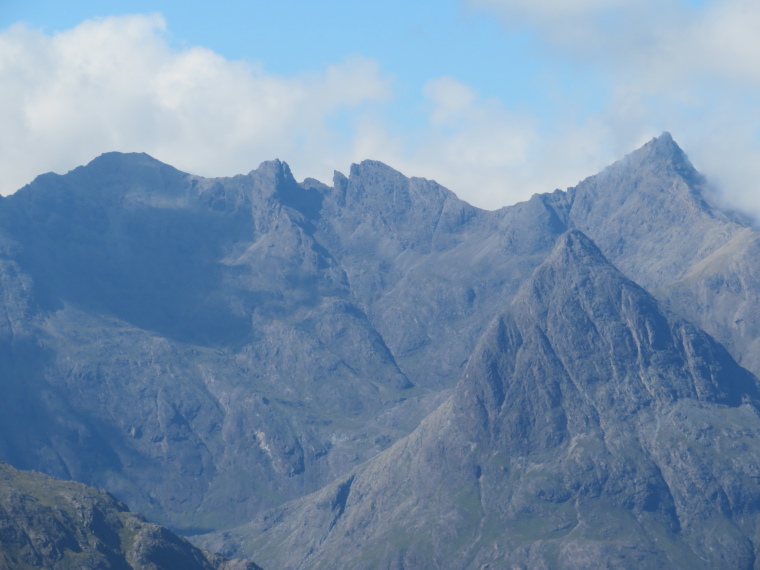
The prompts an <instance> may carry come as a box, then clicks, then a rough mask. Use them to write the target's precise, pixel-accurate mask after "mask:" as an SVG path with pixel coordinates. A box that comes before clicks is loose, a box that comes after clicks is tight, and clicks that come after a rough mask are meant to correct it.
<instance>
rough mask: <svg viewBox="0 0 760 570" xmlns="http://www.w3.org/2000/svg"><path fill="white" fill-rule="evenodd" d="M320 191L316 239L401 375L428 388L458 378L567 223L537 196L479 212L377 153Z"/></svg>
mask: <svg viewBox="0 0 760 570" xmlns="http://www.w3.org/2000/svg"><path fill="white" fill-rule="evenodd" d="M321 190H322V192H323V193H324V203H323V212H322V216H321V219H320V222H319V224H318V227H319V232H318V233H317V237H318V238H319V239H320V240H322V241H323V243H325V245H326V247H327V248H328V249H330V251H333V252H335V256H336V258H337V259H339V261H340V263H341V265H342V267H343V268H344V269H345V271H346V275H347V278H348V280H349V283H350V285H351V290H352V294H353V295H354V297H355V298H356V299H357V301H358V302H359V303H360V304H361V306H362V307H363V308H364V310H365V311H366V313H367V315H368V316H369V318H370V319H371V321H372V323H373V325H374V326H375V327H376V328H377V330H378V331H379V332H380V334H381V335H382V336H383V338H384V340H385V342H386V343H387V344H388V347H389V348H390V349H391V351H392V353H393V354H394V356H395V358H396V361H397V362H398V363H399V365H400V366H401V368H402V369H403V370H404V371H405V373H406V374H407V376H409V377H413V378H415V383H416V384H419V385H421V386H424V387H428V388H433V389H440V388H448V387H450V386H452V385H453V383H454V382H456V379H457V378H458V377H459V375H460V374H461V370H462V366H463V364H464V362H466V360H467V357H468V356H469V354H470V352H471V351H472V348H473V347H474V346H475V343H476V342H477V339H478V337H479V336H480V335H481V334H482V332H483V329H484V327H485V326H486V324H487V323H488V322H489V321H490V319H491V317H492V309H491V308H492V307H493V306H494V304H496V305H498V304H503V303H506V302H508V300H509V299H510V298H511V297H512V295H514V293H515V291H516V290H517V288H518V287H519V285H520V284H521V283H522V282H523V281H524V280H525V279H526V278H527V277H528V276H529V275H530V273H531V272H532V271H533V269H534V268H535V267H536V265H537V264H538V263H540V262H541V260H542V259H543V258H544V257H545V256H546V255H547V253H548V252H549V251H550V250H551V248H552V246H553V244H554V240H555V239H556V237H557V236H558V235H559V234H561V233H562V232H564V231H565V229H566V226H565V225H564V223H563V222H562V221H561V220H560V219H559V218H558V217H557V216H556V214H555V213H554V211H553V209H552V208H550V207H547V206H546V205H545V204H544V203H543V202H542V201H541V200H540V199H538V197H536V198H535V199H533V200H530V201H529V202H526V203H524V204H518V205H516V206H512V207H509V208H504V209H502V210H499V211H497V212H486V211H483V210H478V209H477V208H474V207H472V206H470V205H469V204H467V203H465V202H463V201H461V200H459V199H458V198H457V197H456V196H455V195H454V194H453V193H452V192H450V191H449V190H446V189H445V188H442V187H441V186H440V185H438V184H436V183H435V182H432V181H428V180H425V179H421V178H406V177H404V176H402V175H401V174H400V173H398V172H397V171H395V170H393V169H391V168H389V167H388V166H385V165H383V164H381V163H378V162H375V161H364V162H362V163H361V164H360V165H354V166H352V168H351V172H350V176H349V177H348V178H346V177H344V176H342V175H340V174H336V177H335V180H334V190H333V189H328V188H326V187H324V186H323V187H321ZM444 346H445V349H444V350H442V347H444Z"/></svg>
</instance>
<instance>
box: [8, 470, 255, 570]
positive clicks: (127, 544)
mask: <svg viewBox="0 0 760 570" xmlns="http://www.w3.org/2000/svg"><path fill="white" fill-rule="evenodd" d="M0 568H3V569H8V570H18V569H22V568H24V569H32V568H47V569H51V570H63V569H67V568H71V569H75V568H76V569H77V570H79V569H82V570H84V569H90V568H92V569H95V568H113V569H122V568H123V569H127V568H131V569H135V570H138V569H139V570H174V569H177V568H182V569H187V570H214V569H216V570H260V569H259V566H257V565H256V564H254V563H252V562H248V561H245V560H228V559H225V558H223V557H221V556H218V555H215V554H210V553H207V552H203V551H201V550H199V549H198V548H196V547H194V546H193V545H191V544H190V543H189V542H187V541H186V540H184V539H182V538H180V537H178V536H177V535H175V534H174V533H172V532H170V531H168V530H167V529H165V528H162V527H160V526H157V525H155V524H151V523H148V522H146V521H145V520H144V519H143V518H142V517H140V516H139V515H136V514H134V513H131V512H129V511H128V510H127V508H126V507H125V506H124V505H123V504H122V503H120V502H118V501H117V500H116V499H114V498H113V497H112V496H111V495H109V494H108V493H106V492H104V491H99V490H96V489H93V488H90V487H86V486H85V485H82V484H79V483H73V482H64V481H57V480H55V479H52V478H51V477H48V476H46V475H42V474H40V473H34V472H29V471H18V470H16V469H14V468H13V467H11V466H9V465H7V464H5V463H2V462H0Z"/></svg>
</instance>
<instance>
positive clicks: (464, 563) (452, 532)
mask: <svg viewBox="0 0 760 570" xmlns="http://www.w3.org/2000/svg"><path fill="white" fill-rule="evenodd" d="M759 395H760V394H759V392H758V381H757V379H756V378H755V377H754V376H753V375H752V374H750V373H749V372H747V371H746V370H744V369H742V368H741V367H739V366H738V365H737V364H736V363H735V362H734V361H733V359H732V358H731V357H730V356H729V354H728V353H727V352H726V351H725V349H723V348H722V347H721V346H720V345H718V344H717V343H716V342H715V341H714V340H713V339H712V338H711V337H709V336H708V335H706V334H705V333H704V332H702V331H701V330H699V329H697V328H696V327H694V326H693V325H690V324H689V323H687V322H685V321H683V320H681V319H680V318H678V317H676V316H674V315H671V314H667V313H665V312H663V311H662V310H661V309H660V307H659V306H658V303H657V301H656V300H655V299H654V298H653V297H652V296H651V295H649V294H648V293H646V292H645V291H644V290H643V289H641V288H640V287H639V286H638V285H636V284H635V283H633V282H632V281H630V280H628V279H627V278H626V277H624V276H623V275H622V274H621V273H620V272H619V271H618V270H617V269H615V268H614V267H613V266H612V265H610V264H609V263H608V262H607V261H606V259H605V258H604V257H603V256H602V254H601V252H600V251H599V249H598V248H597V247H596V246H595V245H594V244H593V243H592V242H591V241H590V240H589V239H588V238H587V237H586V236H585V235H583V234H582V233H580V232H578V231H575V230H574V231H570V232H568V233H566V234H564V235H563V236H562V237H561V238H560V239H559V241H558V243H557V246H556V247H555V249H554V251H553V252H552V253H551V254H550V255H549V256H548V258H547V259H546V261H545V262H544V263H543V264H542V265H541V266H539V267H538V268H537V269H536V271H535V272H534V274H533V276H532V277H531V279H530V280H528V281H527V282H526V283H525V284H524V285H523V287H522V288H521V290H520V292H519V293H518V294H517V295H516V297H515V298H514V300H513V301H512V303H511V304H510V306H509V308H508V309H507V311H506V312H505V313H504V314H502V315H501V316H499V317H497V318H496V319H495V320H494V321H493V322H492V324H491V326H490V327H489V328H488V330H487V331H486V333H485V334H484V335H483V337H482V339H481V340H480V342H479V343H478V346H477V348H476V349H475V351H474V353H473V355H472V357H471V358H470V360H469V363H468V365H467V368H466V370H465V372H464V374H463V376H462V378H461V380H460V381H459V383H458V385H457V388H456V390H455V392H454V394H453V395H452V397H451V398H450V399H449V400H448V401H447V402H446V403H444V404H443V405H442V406H441V407H440V408H439V409H438V410H436V411H435V412H434V413H433V414H431V415H430V416H429V417H428V418H426V419H425V420H424V421H423V423H422V424H421V425H420V427H419V428H418V429H417V430H415V431H414V432H413V433H412V434H411V435H410V436H408V437H407V438H404V439H402V440H401V441H399V442H398V443H396V444H395V445H394V446H392V447H391V448H390V449H388V450H386V451H385V452H383V453H381V454H380V455H378V456H377V457H375V458H374V459H372V460H371V461H369V462H368V463H366V464H365V465H363V466H361V467H359V468H358V469H356V470H354V471H353V472H352V473H351V474H350V475H348V476H347V477H344V478H341V479H340V480H338V481H337V482H336V483H334V484H332V485H331V486H329V487H327V488H326V489H324V490H322V491H320V492H319V493H317V494H315V495H312V496H309V497H306V498H304V499H301V500H298V501H295V502H293V503H290V504H288V505H287V507H286V508H283V509H278V510H275V511H273V512H270V513H268V514H267V515H266V516H264V517H263V518H262V519H261V520H259V521H258V522H257V523H255V524H253V525H251V526H248V527H243V528H241V529H238V530H237V531H235V532H232V533H230V532H228V533H225V534H223V535H216V536H214V537H211V538H210V539H208V544H210V545H216V546H223V545H225V544H226V545H227V548H228V549H229V551H230V552H234V551H235V550H234V548H235V547H236V548H237V549H239V550H238V551H239V552H248V553H256V556H257V557H258V559H260V560H262V562H264V564H265V565H266V564H269V565H272V566H276V567H281V568H334V567H352V568H377V567H392V568H395V567H398V568H422V567H429V565H430V564H435V565H436V566H437V567H441V568H482V567H483V565H493V566H495V567H512V566H513V565H516V566H525V567H530V568H542V567H545V568H555V567H562V568H590V567H609V566H614V567H621V568H662V567H686V566H687V565H689V566H692V567H696V568H716V567H721V568H745V567H751V566H752V565H753V563H754V560H755V556H756V552H755V546H754V544H755V543H756V540H757V532H758V528H759V527H758V524H759V523H760V511H757V509H756V507H755V505H757V504H758V503H757V501H758V500H760V486H758V485H757V483H756V480H755V479H754V477H755V475H754V474H755V473H756V471H757V464H758V463H757V461H758V459H760V440H758V434H760V415H758V406H760V399H758V396H759ZM229 545H235V546H234V547H233V548H232V549H230V546H229Z"/></svg>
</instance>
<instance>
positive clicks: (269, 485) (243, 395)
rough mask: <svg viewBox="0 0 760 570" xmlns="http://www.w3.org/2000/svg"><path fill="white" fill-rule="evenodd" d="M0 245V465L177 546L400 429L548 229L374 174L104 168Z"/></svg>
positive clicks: (303, 484)
mask: <svg viewBox="0 0 760 570" xmlns="http://www.w3.org/2000/svg"><path fill="white" fill-rule="evenodd" d="M0 228H2V230H3V233H2V235H0V238H2V240H1V241H2V245H3V249H2V251H0V253H2V260H3V261H2V263H3V265H0V271H1V272H2V273H1V274H0V278H1V279H2V285H3V288H4V297H3V298H4V303H3V304H2V310H3V311H5V312H6V313H7V319H6V320H5V323H4V324H3V325H0V326H2V327H5V328H3V329H0V369H2V370H4V372H5V380H4V382H3V385H2V387H1V388H0V390H3V391H4V392H5V396H6V397H4V398H2V403H1V404H0V406H6V408H5V409H4V411H5V414H4V415H3V417H2V418H0V426H2V429H3V432H2V433H3V438H2V440H0V457H1V458H4V459H5V460H7V461H9V462H11V463H13V464H14V465H16V466H18V467H21V468H28V469H32V468H33V469H39V470H42V471H45V472H47V473H49V474H52V475H55V476H58V477H62V478H73V479H76V480H79V481H83V482H86V483H88V484H93V485H97V486H100V487H104V488H107V489H109V490H110V491H111V492H113V493H114V494H115V495H116V496H117V497H119V498H120V499H121V500H124V501H126V502H127V503H128V504H129V505H130V507H132V508H134V509H136V510H139V511H140V512H142V513H144V514H145V515H146V516H148V517H149V518H151V520H155V521H158V522H161V523H162V524H167V525H170V526H171V527H173V528H175V529H182V530H183V532H187V533H193V532H197V531H200V530H204V529H206V530H207V529H216V528H224V527H226V526H230V525H233V524H237V523H241V522H244V521H245V520H248V519H249V518H250V517H251V516H253V514H255V513H256V512H257V511H258V510H260V509H261V508H265V507H269V506H273V505H276V504H279V503H281V502H283V501H285V500H288V499H291V498H294V497H297V496H301V495H303V494H306V493H308V492H311V491H314V490H316V489H318V488H319V487H321V486H322V485H324V484H327V483H328V482H330V481H331V480H333V479H334V478H335V477H337V476H339V475H342V474H344V473H346V472H347V471H348V470H350V469H351V468H352V467H354V466H355V465H357V464H359V463H361V462H362V461H364V460H366V459H367V458H369V457H371V456H372V455H374V454H375V453H377V452H379V451H381V450H382V449H385V448H386V447H388V445H390V444H391V443H392V442H393V441H395V440H397V439H398V438H399V437H401V436H403V435H406V434H407V433H409V431H411V430H412V429H414V428H415V427H416V426H417V424H418V423H419V421H420V420H421V419H422V418H423V417H424V416H425V415H427V414H428V413H429V412H430V411H432V410H433V409H434V408H435V407H436V406H437V405H438V404H440V402H441V401H443V399H445V397H446V396H447V395H448V394H449V392H448V391H450V389H451V388H452V387H453V385H454V383H455V382H456V379H457V378H458V376H459V375H460V374H461V370H462V368H463V366H464V364H465V362H466V361H467V358H468V356H469V354H470V352H471V351H472V348H473V347H474V345H475V343H476V341H477V338H478V337H479V336H480V334H482V331H483V329H484V327H485V326H486V325H487V323H488V321H489V320H490V319H491V318H492V306H493V304H494V303H499V302H501V301H502V300H504V301H505V300H507V299H509V298H510V296H511V295H512V294H514V291H515V290H516V289H517V287H518V286H519V284H520V283H521V282H522V280H523V279H524V278H525V277H526V276H527V275H529V274H530V272H531V271H532V269H533V268H534V267H535V266H536V265H537V264H538V263H540V261H541V260H542V259H543V257H544V256H545V255H546V252H547V251H548V250H549V249H550V248H551V245H552V243H553V240H554V238H555V237H556V235H558V234H559V233H561V232H562V231H564V229H565V228H564V226H563V225H562V224H561V223H560V222H559V221H558V220H557V219H556V216H555V215H554V214H553V212H552V210H551V209H549V208H547V207H546V206H545V205H544V204H543V203H542V202H541V201H540V200H532V201H531V202H529V203H527V204H521V205H518V206H515V207H513V208H507V209H504V210H502V211H499V212H484V211H481V210H477V209H475V208H473V207H471V206H469V205H467V204H465V203H464V202H462V201H460V200H458V199H457V198H456V197H455V196H454V195H453V194H452V193H451V192H449V191H448V190H445V189H444V188H442V187H440V186H439V185H437V184H435V183H433V182H429V181H426V180H423V179H416V178H412V179H409V178H406V177H404V176H403V175H401V174H400V173H398V172H396V171H394V170H392V169H391V168H389V167H387V166H385V165H382V164H380V163H377V162H371V161H367V162H364V163H362V164H360V165H355V166H354V167H352V170H351V173H350V176H349V177H348V178H345V177H342V176H341V175H339V174H336V178H335V187H334V188H330V187H327V186H325V185H323V184H320V183H318V182H316V181H313V180H307V181H306V182H304V183H303V184H298V183H296V181H295V180H294V179H293V177H292V175H291V173H290V170H289V169H288V167H287V165H285V164H284V163H282V162H279V161H273V162H268V163H264V164H262V165H261V166H260V167H259V168H258V169H257V170H255V171H253V172H251V173H250V174H248V175H244V176H237V177H234V178H230V179H202V178H198V177H195V176H190V175H187V174H184V173H181V172H179V171H177V170H175V169H173V168H171V167H169V166H167V165H164V164H162V163H160V162H158V161H156V160H154V159H152V158H150V157H148V156H147V155H122V154H118V153H111V154H107V155H103V156H101V157H99V158H97V159H96V160H94V161H93V162H92V163H90V164H89V165H87V166H85V167H80V168H77V169H76V170H74V171H72V172H70V173H69V174H67V175H64V176H58V175H53V174H49V175H44V176H41V177H39V178H38V179H37V180H35V181H34V182H33V183H32V184H30V185H29V186H27V187H25V188H23V189H22V190H20V191H19V192H17V193H16V194H14V195H13V196H11V197H8V198H5V199H4V200H2V201H0ZM6 323H7V324H6Z"/></svg>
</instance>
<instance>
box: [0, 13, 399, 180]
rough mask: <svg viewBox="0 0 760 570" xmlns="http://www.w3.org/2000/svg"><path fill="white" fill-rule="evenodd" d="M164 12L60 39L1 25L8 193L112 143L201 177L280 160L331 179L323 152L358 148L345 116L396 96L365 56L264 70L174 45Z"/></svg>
mask: <svg viewBox="0 0 760 570" xmlns="http://www.w3.org/2000/svg"><path fill="white" fill-rule="evenodd" d="M165 29H166V24H165V22H164V20H163V18H162V17H161V16H158V15H150V16H126V17H114V18H106V19H102V20H92V21H86V22H83V23H82V24H80V25H78V26H76V27H75V28H72V29H70V30H66V31H63V32H60V33H57V34H55V35H52V36H50V35H46V34H44V33H42V32H39V31H36V30H31V29H28V28H26V27H24V26H15V27H12V28H10V29H7V30H5V31H3V32H0V85H2V86H3V88H2V89H0V123H1V124H2V125H3V128H2V129H1V130H0V172H2V177H1V179H0V185H1V187H0V191H1V192H2V193H4V194H7V193H9V192H12V191H15V190H16V189H18V188H19V187H21V186H22V185H23V184H25V183H27V182H29V181H31V180H32V179H33V178H34V176H35V175H37V174H40V173H42V172H46V171H50V170H52V171H57V172H65V171H67V170H69V169H71V168H73V167H75V166H77V165H79V164H82V163H85V162H88V161H89V160H91V159H92V158H93V157H94V156H97V155H98V154H100V153H102V152H106V151H110V150H121V151H144V152H148V153H149V154H152V155H153V156H155V157H156V158H158V159H160V160H163V161H165V162H168V163H170V164H172V165H174V166H177V167H178V168H181V169H183V170H186V171H189V172H193V173H197V174H204V175H215V176H216V175H227V174H236V173H239V172H247V171H248V170H250V169H251V168H254V167H256V166H257V165H258V163H259V162H260V161H261V160H265V159H270V158H274V157H280V158H282V159H284V160H288V161H291V163H292V164H294V166H295V167H298V168H299V169H302V170H303V171H305V172H307V174H308V175H312V176H323V177H325V176H327V177H331V175H332V168H333V167H335V165H334V164H330V165H327V164H325V162H324V160H323V159H320V158H319V156H320V155H321V154H322V155H323V154H329V153H321V151H322V150H323V149H324V148H325V147H328V148H330V147H332V149H333V154H337V155H340V154H343V155H346V153H348V152H349V148H350V141H349V142H346V141H342V140H341V134H340V133H337V132H335V131H334V130H332V129H330V128H329V125H328V124H329V121H330V119H331V118H332V117H333V116H334V115H335V114H338V113H342V112H355V110H356V109H360V108H361V107H362V106H363V105H367V104H370V105H371V104H373V103H377V102H381V101H384V100H387V99H388V98H389V97H390V94H391V93H390V85H389V80H388V79H386V78H385V77H383V76H382V75H381V74H380V70H379V67H378V65H377V64H376V63H375V62H373V61H371V60H367V59H364V58H360V57H353V58H351V57H350V58H347V59H346V60H345V61H343V62H341V63H338V64H335V65H332V66H328V67H326V68H325V69H323V70H322V71H321V72H320V73H315V74H311V75H302V76H298V77H290V78H288V77H280V76H277V75H273V74H267V73H265V72H264V71H262V70H261V69H260V68H257V67H256V66H255V65H254V64H249V63H244V62H231V61H228V60H226V59H224V58H223V57H221V56H219V55H218V54H216V53H214V52H212V51H210V50H208V49H204V48H201V47H193V48H190V49H184V50H180V51H175V50H172V49H170V48H169V46H168V44H167V41H166V38H165Z"/></svg>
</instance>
